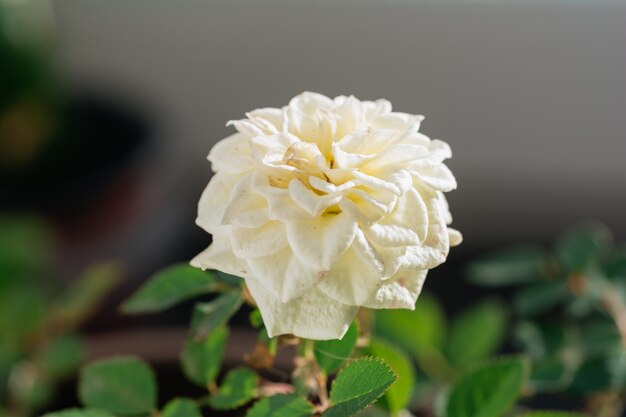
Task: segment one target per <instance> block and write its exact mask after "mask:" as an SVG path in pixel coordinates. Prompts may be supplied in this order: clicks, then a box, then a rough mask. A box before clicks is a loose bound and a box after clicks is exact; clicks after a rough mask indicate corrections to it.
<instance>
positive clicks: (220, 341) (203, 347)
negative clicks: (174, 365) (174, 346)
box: [180, 326, 228, 388]
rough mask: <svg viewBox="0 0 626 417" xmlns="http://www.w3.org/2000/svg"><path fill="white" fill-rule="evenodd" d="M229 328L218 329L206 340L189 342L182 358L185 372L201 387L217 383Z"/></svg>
mask: <svg viewBox="0 0 626 417" xmlns="http://www.w3.org/2000/svg"><path fill="white" fill-rule="evenodd" d="M227 340H228V328H226V327H223V326H222V327H218V328H217V329H215V330H213V331H212V332H211V334H210V335H209V336H208V337H207V338H206V339H204V340H193V339H191V340H187V343H186V344H185V347H184V348H183V351H182V353H181V356H180V362H181V365H182V368H183V372H184V373H185V375H186V376H187V378H189V379H190V380H191V381H193V382H194V383H196V384H197V385H200V386H201V387H205V388H206V387H208V386H209V385H211V384H214V383H215V378H216V377H217V375H218V373H219V371H220V367H221V364H222V358H223V357H224V350H225V348H226V341H227Z"/></svg>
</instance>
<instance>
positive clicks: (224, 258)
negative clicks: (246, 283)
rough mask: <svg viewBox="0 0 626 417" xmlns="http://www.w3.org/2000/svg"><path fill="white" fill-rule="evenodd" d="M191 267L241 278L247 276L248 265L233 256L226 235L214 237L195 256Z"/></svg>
mask: <svg viewBox="0 0 626 417" xmlns="http://www.w3.org/2000/svg"><path fill="white" fill-rule="evenodd" d="M191 265H192V266H194V267H196V268H201V269H202V270H205V269H217V270H219V271H223V272H226V273H227V274H231V275H235V276H238V277H243V278H246V277H247V276H248V265H247V264H246V262H245V261H244V260H242V259H239V258H237V257H236V256H235V254H234V253H233V250H232V248H231V245H230V239H229V238H228V236H227V235H214V236H213V243H211V245H210V246H209V247H208V248H207V249H205V250H204V251H202V252H201V253H199V254H198V255H196V257H195V258H193V259H192V260H191Z"/></svg>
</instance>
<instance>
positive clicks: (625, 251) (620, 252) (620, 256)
mask: <svg viewBox="0 0 626 417" xmlns="http://www.w3.org/2000/svg"><path fill="white" fill-rule="evenodd" d="M604 272H605V274H606V276H607V277H609V278H610V279H613V280H618V279H619V280H624V279H626V245H621V246H619V247H617V248H616V249H615V250H613V251H612V253H611V255H610V256H609V259H607V261H606V263H605V265H604Z"/></svg>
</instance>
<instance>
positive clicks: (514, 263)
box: [467, 246, 546, 286]
mask: <svg viewBox="0 0 626 417" xmlns="http://www.w3.org/2000/svg"><path fill="white" fill-rule="evenodd" d="M545 262H546V254H545V252H544V251H543V250H542V249H541V248H537V247H534V246H518V247H513V248H510V249H504V250H499V251H497V252H495V253H493V254H491V255H489V256H486V257H484V258H482V259H480V260H477V261H474V262H472V263H471V264H470V265H469V267H468V269H467V274H468V278H469V280H470V281H472V282H473V283H475V284H479V285H485V286H503V285H513V284H525V283H529V282H534V281H538V280H539V279H541V275H542V269H543V267H544V265H545Z"/></svg>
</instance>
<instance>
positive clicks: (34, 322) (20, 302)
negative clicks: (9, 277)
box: [0, 286, 49, 351]
mask: <svg viewBox="0 0 626 417" xmlns="http://www.w3.org/2000/svg"><path fill="white" fill-rule="evenodd" d="M48 304H49V302H48V299H47V296H46V294H45V293H44V292H43V291H41V290H40V289H38V288H33V287H31V286H24V287H19V286H16V287H12V288H8V289H6V290H3V291H0V338H1V339H2V345H3V348H4V349H5V350H9V351H16V350H19V349H21V346H23V344H24V341H25V340H26V339H27V338H28V337H29V335H32V334H33V333H34V332H36V331H37V330H38V329H39V328H41V326H43V324H44V323H45V321H46V314H47V312H48V308H49V305H48Z"/></svg>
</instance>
